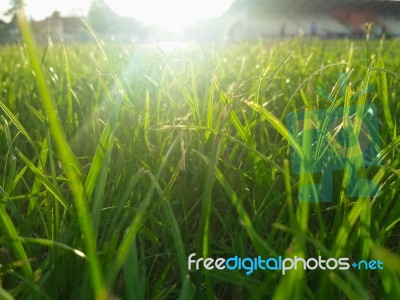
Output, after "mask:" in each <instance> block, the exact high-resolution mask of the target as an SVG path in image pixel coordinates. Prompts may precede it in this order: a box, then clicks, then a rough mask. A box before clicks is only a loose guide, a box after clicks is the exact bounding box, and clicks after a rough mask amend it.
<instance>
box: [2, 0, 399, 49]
mask: <svg viewBox="0 0 400 300" xmlns="http://www.w3.org/2000/svg"><path fill="white" fill-rule="evenodd" d="M44 2H45V3H44ZM20 5H21V1H20V0H12V1H8V2H7V1H2V2H1V4H0V12H1V15H0V43H12V42H17V41H19V34H18V30H17V24H16V12H17V10H18V7H20ZM23 6H24V8H25V10H26V14H27V15H28V17H29V19H30V20H31V25H32V28H33V30H34V33H35V36H36V38H37V40H38V41H39V42H46V41H47V40H48V38H49V37H50V38H51V39H52V40H53V41H58V40H63V41H87V40H90V39H91V38H92V36H91V35H90V34H89V33H88V29H87V26H86V25H85V23H87V24H89V25H90V26H91V27H92V28H93V30H94V31H95V32H96V33H97V34H98V35H99V36H100V37H101V38H103V39H104V40H110V41H119V42H154V41H238V40H251V39H258V38H262V39H271V38H289V37H293V36H297V35H304V36H314V37H318V38H320V39H337V38H363V37H364V36H365V32H366V28H367V29H368V30H367V31H368V33H369V34H370V37H371V38H380V37H381V36H383V35H385V36H386V37H387V38H398V37H399V36H400V1H393V0H392V1H390V0H218V1H208V0H207V1H205V0H204V1H201V0H189V1H182V0H169V1H161V0H149V1H139V0H137V1H129V2H128V1H121V0H115V1H105V0H94V1H90V0H80V1H77V0H70V1H51V2H50V1H40V0H27V1H24V5H23ZM365 24H372V27H371V25H370V27H368V26H367V27H366V25H365Z"/></svg>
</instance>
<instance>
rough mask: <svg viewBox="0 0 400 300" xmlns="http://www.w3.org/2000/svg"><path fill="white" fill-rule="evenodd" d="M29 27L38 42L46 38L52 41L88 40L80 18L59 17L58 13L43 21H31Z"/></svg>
mask: <svg viewBox="0 0 400 300" xmlns="http://www.w3.org/2000/svg"><path fill="white" fill-rule="evenodd" d="M31 26H32V29H33V32H34V34H35V36H36V39H37V40H38V41H39V42H41V41H47V39H48V38H51V39H52V40H53V41H61V40H63V41H82V40H85V39H87V38H88V34H87V30H86V27H85V25H84V23H83V21H82V18H80V17H61V16H60V14H59V13H58V12H54V13H53V15H52V16H51V17H48V18H46V19H44V20H41V21H32V22H31Z"/></svg>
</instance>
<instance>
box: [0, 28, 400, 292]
mask: <svg viewBox="0 0 400 300" xmlns="http://www.w3.org/2000/svg"><path fill="white" fill-rule="evenodd" d="M22 25H23V24H22ZM22 28H23V33H24V35H25V41H26V43H25V44H23V45H8V46H3V47H1V48H0V63H1V66H2V68H1V69H0V78H1V82H2V84H1V86H0V111H1V125H0V149H1V151H0V164H1V166H2V167H1V168H0V197H1V198H0V199H1V200H0V222H1V224H2V226H1V227H0V236H1V239H0V297H4V298H5V299H7V297H8V298H10V299H11V298H12V297H14V298H19V299H30V298H37V299H41V298H45V299H46V298H47V299H71V298H76V299H90V298H93V297H97V298H98V299H101V298H107V297H112V296H113V297H116V298H127V299H176V298H179V297H180V298H181V299H190V298H193V297H194V298H198V299H199V298H208V299H213V298H217V299H247V298H249V299H269V298H274V299H305V298H306V299H317V298H318V299H338V298H339V299H342V298H346V297H347V298H350V299H366V298H370V299H396V298H399V297H400V290H399V288H398V287H399V270H400V259H399V242H398V235H399V224H398V223H399V221H400V203H399V202H398V201H397V199H398V197H399V192H398V191H399V185H400V181H399V176H398V175H399V171H398V170H399V158H398V149H399V148H398V147H399V144H400V138H399V136H398V126H397V116H398V115H399V113H400V104H399V102H398V101H397V98H398V94H399V89H398V86H399V83H400V76H399V75H400V73H399V70H400V59H398V49H399V46H400V42H399V41H382V42H381V43H379V42H373V41H369V42H368V53H369V55H370V57H367V61H366V58H365V50H366V45H365V43H364V42H362V41H354V42H351V41H317V40H307V39H301V38H296V39H293V40H287V41H268V42H260V43H240V44H227V45H189V47H188V48H187V49H178V50H176V51H170V50H167V49H163V48H162V45H160V46H159V47H154V46H150V45H137V46H133V45H123V44H103V43H102V42H101V41H100V40H99V41H98V43H97V44H96V45H94V44H68V45H63V44H53V45H51V46H50V47H49V48H48V49H46V48H45V47H43V46H42V45H34V43H33V41H32V40H30V39H29V33H28V31H27V30H28V29H27V28H25V27H24V25H23V26H22ZM24 28H25V29H24ZM24 30H26V32H24ZM99 47H100V48H99ZM40 59H41V60H40ZM343 79H345V80H343ZM364 101H366V102H373V103H375V104H376V106H377V107H378V118H379V131H380V136H381V145H382V152H381V155H380V157H379V158H377V159H379V160H380V165H379V166H378V167H376V168H375V169H374V170H375V171H376V172H375V173H373V175H374V176H375V179H376V181H378V182H379V184H380V185H379V189H380V196H379V197H372V198H371V199H367V198H366V197H363V198H359V199H357V198H349V197H348V196H347V195H346V193H345V192H344V188H343V187H344V186H345V185H344V184H343V183H342V181H341V180H345V179H343V178H342V177H343V176H341V175H340V174H336V175H335V176H334V177H335V178H334V195H336V196H335V198H334V201H333V202H332V203H301V202H300V203H299V202H298V200H297V194H298V190H299V186H300V184H302V185H304V182H309V180H312V179H310V178H308V179H307V178H298V177H296V176H294V175H293V174H290V168H289V165H288V160H289V147H288V145H289V144H290V145H291V146H292V147H295V148H297V151H298V152H299V153H301V154H304V155H305V157H309V156H310V155H311V153H304V152H303V151H302V149H301V147H302V146H301V145H296V144H295V143H296V142H295V141H294V139H293V138H292V137H291V136H290V134H289V133H288V131H287V129H286V127H285V125H284V120H285V116H286V113H288V112H290V111H294V110H305V109H306V108H308V109H321V108H328V107H330V106H331V105H333V104H332V102H334V104H335V105H339V104H342V105H343V103H345V102H346V103H352V104H356V103H362V102H364ZM302 182H303V183H302ZM299 183H300V184H299ZM193 252H195V253H197V255H198V256H200V255H201V256H213V257H230V256H235V255H238V256H241V257H246V256H250V257H252V256H257V255H262V256H271V255H274V256H275V255H285V256H288V257H290V256H295V255H297V256H305V257H316V256H318V255H321V256H325V257H328V256H332V257H338V256H344V257H349V258H350V259H351V260H360V259H370V258H371V259H372V258H375V259H381V260H382V261H384V265H385V269H384V270H382V271H379V272H376V271H353V270H349V271H339V270H335V271H322V270H315V271H307V272H304V271H303V270H297V271H293V272H288V274H287V275H286V276H285V277H282V276H281V274H280V273H279V272H272V271H270V272H262V271H256V272H254V273H253V274H251V275H250V276H247V275H245V274H244V272H240V271H235V272H233V271H230V272H228V271H219V272H217V271H215V270H213V271H209V272H205V271H204V272H203V271H198V272H192V271H191V272H189V271H188V270H187V266H186V260H187V256H188V255H189V254H190V253H193ZM386 266H387V267H386ZM111 295H112V296H111Z"/></svg>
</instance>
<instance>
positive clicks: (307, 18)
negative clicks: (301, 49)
mask: <svg viewBox="0 0 400 300" xmlns="http://www.w3.org/2000/svg"><path fill="white" fill-rule="evenodd" d="M399 17H400V1H390V0H335V1H330V0H247V1H246V0H237V1H235V2H234V3H233V4H232V6H231V8H230V9H229V10H228V11H227V12H226V13H225V14H224V15H223V16H221V17H220V18H217V19H215V20H213V22H212V23H213V24H212V27H213V30H211V32H212V35H218V36H219V37H223V38H224V39H227V40H238V39H254V38H258V37H261V38H268V37H278V36H279V37H285V36H286V37H290V36H296V35H299V34H301V35H306V36H307V35H309V36H318V37H320V38H337V37H357V36H358V35H359V34H360V31H361V35H362V34H363V33H362V29H361V25H362V24H363V23H365V22H373V24H374V32H373V34H375V36H381V35H382V33H383V32H384V33H385V34H387V35H390V36H392V37H395V36H400V18H399ZM208 32H210V30H208Z"/></svg>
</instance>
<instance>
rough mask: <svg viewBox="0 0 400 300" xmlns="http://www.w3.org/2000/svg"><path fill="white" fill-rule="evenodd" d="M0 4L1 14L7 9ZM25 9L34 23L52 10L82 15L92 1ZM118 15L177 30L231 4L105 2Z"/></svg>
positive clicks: (48, 1)
mask: <svg viewBox="0 0 400 300" xmlns="http://www.w3.org/2000/svg"><path fill="white" fill-rule="evenodd" d="M9 2H10V1H7V0H0V12H1V13H2V12H4V11H5V10H7V8H8V7H9ZM25 2H26V3H27V6H26V9H27V13H28V15H29V16H31V17H32V18H34V19H43V18H45V17H46V16H48V15H51V13H52V12H53V11H55V10H58V11H60V12H61V15H72V14H73V15H76V14H80V15H84V14H86V13H87V10H88V8H89V6H90V3H91V2H92V0H26V1H25ZM106 2H107V3H108V4H109V5H110V7H111V8H113V9H114V11H115V12H116V13H118V14H120V15H124V16H129V17H133V18H135V19H137V20H139V21H142V22H144V23H146V24H155V25H160V26H166V27H170V28H179V27H182V26H184V25H188V24H190V23H192V22H193V21H196V20H199V19H208V18H211V17H215V16H218V15H220V14H221V13H223V12H224V11H225V10H226V9H227V8H228V7H229V6H230V4H231V3H232V2H233V0H106Z"/></svg>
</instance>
